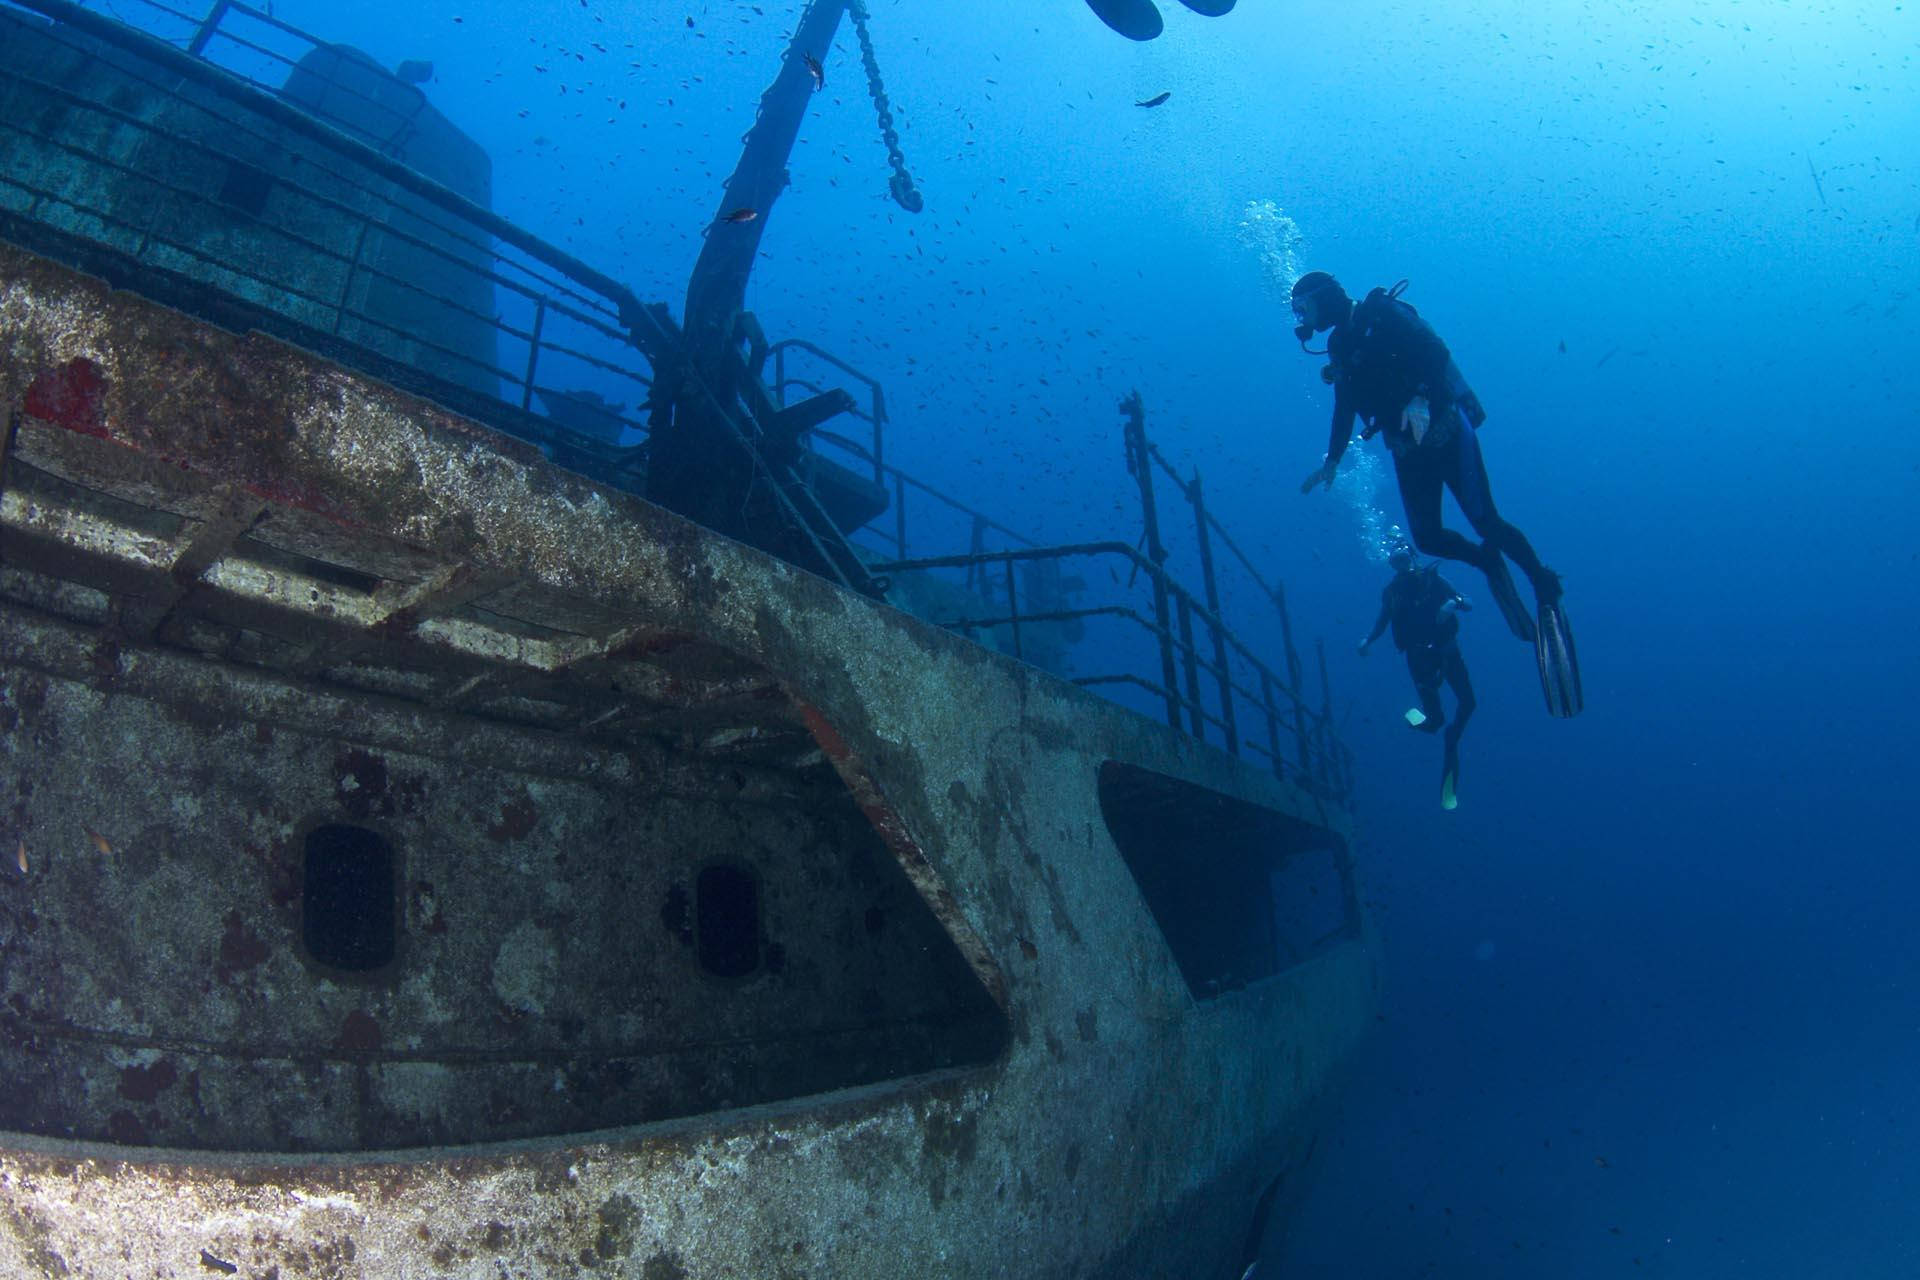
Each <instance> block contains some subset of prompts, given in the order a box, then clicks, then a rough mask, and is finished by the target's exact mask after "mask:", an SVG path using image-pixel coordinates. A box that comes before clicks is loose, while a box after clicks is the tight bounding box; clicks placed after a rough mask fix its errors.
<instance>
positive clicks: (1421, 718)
mask: <svg viewBox="0 0 1920 1280" xmlns="http://www.w3.org/2000/svg"><path fill="white" fill-rule="evenodd" d="M1426 722H1427V713H1426V712H1424V711H1422V710H1421V709H1420V708H1418V707H1408V708H1407V723H1408V724H1410V725H1412V726H1413V727H1414V728H1416V729H1418V728H1419V727H1420V726H1421V725H1423V724H1425V723H1426Z"/></svg>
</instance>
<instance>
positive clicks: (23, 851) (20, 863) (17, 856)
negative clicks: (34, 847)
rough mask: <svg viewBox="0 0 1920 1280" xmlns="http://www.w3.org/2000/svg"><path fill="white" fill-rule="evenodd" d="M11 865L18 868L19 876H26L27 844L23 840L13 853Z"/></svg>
mask: <svg viewBox="0 0 1920 1280" xmlns="http://www.w3.org/2000/svg"><path fill="white" fill-rule="evenodd" d="M13 863H14V865H15V866H17V867H19V868H20V874H21V875H25V874H27V842H26V841H25V840H22V841H21V842H20V844H19V847H18V848H16V849H15V850H14V851H13Z"/></svg>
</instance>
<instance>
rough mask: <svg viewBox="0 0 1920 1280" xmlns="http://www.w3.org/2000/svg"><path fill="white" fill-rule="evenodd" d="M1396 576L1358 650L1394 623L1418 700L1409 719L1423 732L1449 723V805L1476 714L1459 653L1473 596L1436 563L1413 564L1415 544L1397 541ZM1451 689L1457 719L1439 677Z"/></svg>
mask: <svg viewBox="0 0 1920 1280" xmlns="http://www.w3.org/2000/svg"><path fill="white" fill-rule="evenodd" d="M1387 563H1388V564H1390V565H1392V566H1393V579H1392V580H1391V581H1390V582H1388V583H1387V585H1386V587H1385V588H1384V589H1383V590H1382V591H1381V592H1380V616H1379V617H1378V618H1375V619H1374V621H1373V630H1371V631H1369V632H1367V635H1366V638H1365V639H1364V640H1362V641H1361V642H1360V656H1361V657H1363V658H1364V657H1366V656H1367V650H1368V649H1370V648H1372V647H1373V642H1374V641H1375V640H1378V639H1379V638H1380V633H1381V632H1383V631H1385V630H1386V629H1387V625H1388V624H1389V623H1391V624H1392V625H1393V647H1394V648H1396V649H1398V650H1400V651H1401V652H1402V653H1404V654H1406V655H1407V674H1409V675H1411V676H1412V677H1413V688H1414V692H1416V693H1418V694H1419V695H1420V705H1419V706H1417V707H1413V708H1411V709H1409V710H1408V712H1407V723H1408V724H1410V725H1412V726H1413V727H1414V728H1415V729H1418V730H1420V731H1421V732H1422V733H1438V732H1440V730H1441V728H1442V727H1444V728H1445V729H1446V736H1445V738H1444V740H1443V741H1444V743H1445V752H1444V754H1443V756H1442V759H1441V764H1440V807H1441V808H1442V809H1451V808H1453V807H1454V806H1455V805H1456V804H1458V803H1459V799H1460V735H1461V734H1462V733H1465V732H1466V729H1467V721H1469V720H1471V719H1473V708H1474V700H1473V681H1472V680H1470V679H1469V678H1468V677H1467V664H1466V661H1465V660H1464V659H1463V658H1461V656H1460V644H1459V640H1458V637H1459V635H1460V617H1459V615H1460V614H1462V613H1465V612H1467V611H1468V610H1470V609H1472V608H1473V602H1472V601H1470V600H1468V599H1467V598H1466V597H1465V596H1463V595H1461V594H1460V593H1459V592H1458V591H1455V590H1454V589H1453V584H1452V583H1450V582H1448V581H1447V580H1446V579H1445V578H1443V577H1441V576H1440V570H1439V568H1438V566H1436V565H1431V564H1430V565H1427V566H1425V567H1424V568H1415V567H1414V560H1413V548H1412V547H1407V546H1400V547H1395V548H1394V549H1393V554H1392V555H1390V556H1388V557H1387ZM1442 680H1445V681H1446V682H1447V684H1448V685H1449V686H1450V687H1451V688H1452V689H1453V723H1452V724H1447V717H1446V714H1445V713H1444V712H1443V711H1442V710H1441V709H1440V682H1441V681H1442Z"/></svg>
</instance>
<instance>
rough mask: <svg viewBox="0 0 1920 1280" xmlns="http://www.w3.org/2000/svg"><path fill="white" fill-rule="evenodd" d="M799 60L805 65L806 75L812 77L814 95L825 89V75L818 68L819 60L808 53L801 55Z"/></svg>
mask: <svg viewBox="0 0 1920 1280" xmlns="http://www.w3.org/2000/svg"><path fill="white" fill-rule="evenodd" d="M800 60H801V61H802V62H804V63H806V64H807V74H808V75H810V76H812V77H813V89H814V92H815V93H818V92H819V91H820V90H822V89H824V88H826V87H827V73H826V72H825V71H823V70H822V69H821V67H820V59H818V58H816V57H814V56H813V55H812V54H810V53H802V54H801V55H800Z"/></svg>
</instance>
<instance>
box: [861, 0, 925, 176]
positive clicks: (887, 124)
mask: <svg viewBox="0 0 1920 1280" xmlns="http://www.w3.org/2000/svg"><path fill="white" fill-rule="evenodd" d="M847 12H848V13H850V14H852V15H853V29H854V32H855V33H856V34H857V35H859V37H860V63H861V65H862V66H864V67H865V68H866V69H867V90H868V92H870V93H872V94H873V106H874V110H875V111H876V112H878V113H879V116H880V138H881V141H883V142H885V143H886V144H887V163H888V164H890V165H892V166H893V176H892V177H891V178H889V179H887V190H888V191H890V192H891V193H892V194H893V198H894V200H895V201H896V202H897V203H898V204H899V206H900V207H901V208H902V209H905V210H906V211H907V212H908V213H918V212H920V210H921V209H923V208H925V207H926V201H925V200H923V199H922V198H921V196H920V192H919V190H918V189H917V188H915V186H914V185H913V175H912V174H910V173H908V172H907V158H906V157H905V156H903V155H901V154H900V135H899V134H897V133H895V132H894V130H893V110H892V107H891V105H890V104H889V103H888V102H887V87H886V86H885V85H883V84H881V83H880V63H879V60H878V59H876V58H875V57H874V56H873V37H872V36H870V35H868V34H867V5H866V0H847Z"/></svg>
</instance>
